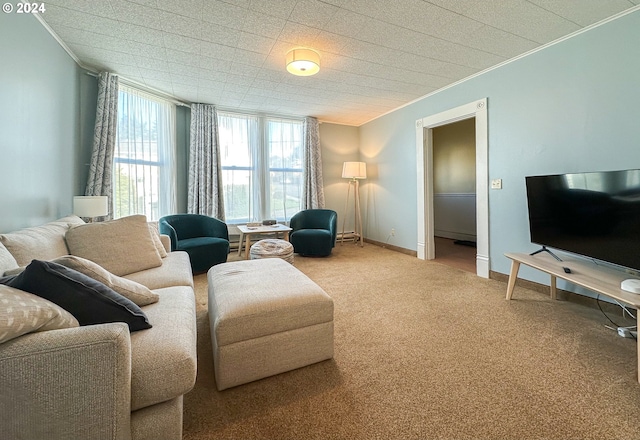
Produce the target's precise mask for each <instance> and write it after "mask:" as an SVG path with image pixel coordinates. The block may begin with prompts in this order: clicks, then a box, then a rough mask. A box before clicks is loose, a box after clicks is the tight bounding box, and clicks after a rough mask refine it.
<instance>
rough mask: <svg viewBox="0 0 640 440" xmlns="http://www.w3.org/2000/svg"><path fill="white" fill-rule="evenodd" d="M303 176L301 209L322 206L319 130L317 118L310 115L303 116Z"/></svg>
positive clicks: (322, 191)
mask: <svg viewBox="0 0 640 440" xmlns="http://www.w3.org/2000/svg"><path fill="white" fill-rule="evenodd" d="M303 176H304V177H303V178H304V184H303V187H302V209H315V208H324V185H323V183H322V155H321V153H320V130H319V125H318V120H317V119H316V118H312V117H306V118H304V171H303Z"/></svg>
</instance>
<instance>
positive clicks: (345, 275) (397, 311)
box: [184, 244, 640, 440]
mask: <svg viewBox="0 0 640 440" xmlns="http://www.w3.org/2000/svg"><path fill="white" fill-rule="evenodd" d="M232 258H237V257H235V256H232ZM295 265H296V267H298V268H299V269H300V270H302V271H303V272H304V273H306V274H307V275H309V276H310V277H311V278H312V279H313V280H315V281H316V282H317V283H318V284H319V285H320V286H321V287H322V288H324V289H325V290H326V292H327V293H328V294H329V295H331V296H332V297H333V299H334V301H335V358H334V359H333V360H331V361H325V362H321V363H318V364H315V365H312V366H309V367H305V368H301V369H298V370H295V371H292V372H289V373H285V374H281V375H278V376H275V377H271V378H267V379H263V380H261V381H257V382H253V383H251V384H247V385H243V386H239V387H236V388H232V389H229V390H225V391H223V392H218V391H217V390H216V388H215V383H214V378H213V365H212V354H211V343H210V342H211V341H210V335H209V320H208V316H207V305H206V304H207V294H206V283H207V282H206V276H205V275H199V276H197V277H196V291H197V301H198V312H197V313H198V379H197V383H196V386H195V388H194V390H193V391H192V392H190V393H188V394H187V395H186V396H185V401H184V402H185V417H184V438H185V439H198V440H200V439H363V440H364V439H385V440H392V439H598V440H602V439H630V440H631V439H639V438H640V417H639V416H638V411H639V410H640V385H639V384H638V383H637V371H636V368H637V357H636V343H635V341H633V340H631V339H623V338H620V337H618V336H616V335H614V333H613V332H612V331H611V330H608V329H606V328H605V327H604V324H608V321H607V320H606V318H605V317H604V316H603V315H602V314H601V313H600V311H598V309H596V308H590V307H587V306H584V305H578V304H575V303H572V302H565V301H555V302H552V301H551V300H550V299H549V298H548V296H546V295H543V294H540V293H537V292H533V291H529V290H525V289H522V288H516V291H515V294H514V298H515V299H514V300H513V301H510V302H507V301H506V300H505V299H504V295H505V289H506V286H505V284H504V283H501V282H498V281H494V280H485V279H481V278H478V277H476V276H475V275H473V274H471V273H468V272H464V271H461V270H459V269H455V268H451V267H448V266H444V265H441V264H438V263H435V262H425V261H420V260H418V259H416V258H413V257H410V256H407V255H403V254H400V253H397V252H393V251H390V250H387V249H383V248H380V247H376V246H373V245H370V244H367V245H365V247H364V248H360V247H357V246H354V245H353V244H344V245H342V246H341V245H339V244H338V246H337V247H336V249H335V250H334V253H333V254H332V256H331V257H329V258H315V259H312V258H302V257H299V256H296V263H295ZM616 318H620V317H619V316H617V317H616Z"/></svg>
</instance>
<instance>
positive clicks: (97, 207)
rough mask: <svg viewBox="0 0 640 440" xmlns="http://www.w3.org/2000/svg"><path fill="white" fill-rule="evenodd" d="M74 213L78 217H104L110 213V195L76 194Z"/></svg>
mask: <svg viewBox="0 0 640 440" xmlns="http://www.w3.org/2000/svg"><path fill="white" fill-rule="evenodd" d="M73 213H74V214H75V215H77V216H78V217H89V218H94V217H102V216H104V215H107V214H109V197H107V196H74V197H73Z"/></svg>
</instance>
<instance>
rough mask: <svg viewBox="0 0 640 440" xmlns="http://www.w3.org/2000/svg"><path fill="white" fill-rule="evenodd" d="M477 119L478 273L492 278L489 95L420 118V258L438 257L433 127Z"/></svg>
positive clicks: (418, 144)
mask: <svg viewBox="0 0 640 440" xmlns="http://www.w3.org/2000/svg"><path fill="white" fill-rule="evenodd" d="M470 118H475V121H476V237H477V238H476V239H477V251H476V273H477V275H478V276H480V277H483V278H489V268H490V266H491V265H490V261H489V149H488V146H489V141H488V126H487V124H488V121H487V98H483V99H480V100H477V101H473V102H470V103H468V104H464V105H461V106H459V107H456V108H453V109H450V110H446V111H444V112H441V113H438V114H435V115H430V116H425V117H424V118H422V119H418V120H417V121H416V152H417V162H416V163H417V173H418V200H417V202H418V244H417V253H418V258H420V259H422V260H425V259H426V260H433V259H434V258H435V241H434V220H433V129H434V128H436V127H440V126H442V125H447V124H451V123H453V122H458V121H462V120H465V119H470Z"/></svg>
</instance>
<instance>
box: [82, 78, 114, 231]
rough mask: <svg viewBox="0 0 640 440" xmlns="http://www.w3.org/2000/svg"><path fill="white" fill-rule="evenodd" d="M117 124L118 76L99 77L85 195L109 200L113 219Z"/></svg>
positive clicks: (107, 216)
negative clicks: (113, 169)
mask: <svg viewBox="0 0 640 440" xmlns="http://www.w3.org/2000/svg"><path fill="white" fill-rule="evenodd" d="M117 124H118V77H117V76H116V75H115V74H112V73H109V72H101V73H100V74H99V75H98V106H97V109H96V125H95V130H94V133H93V150H92V152H91V162H90V164H89V178H88V179H87V187H86V189H85V191H84V194H85V195H86V196H107V197H109V214H108V215H106V216H105V217H104V219H110V218H113V187H112V186H113V173H112V172H111V170H112V168H113V152H114V148H115V143H116V126H117Z"/></svg>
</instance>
